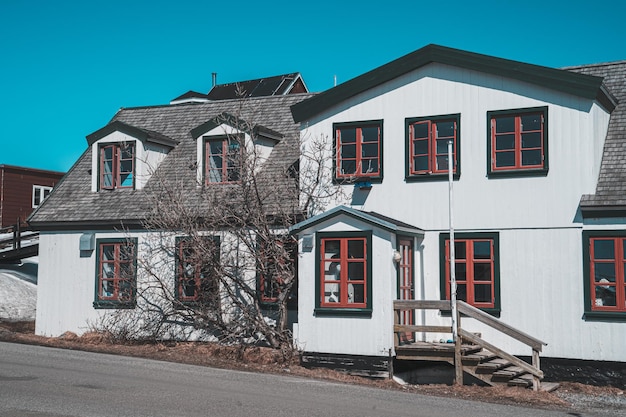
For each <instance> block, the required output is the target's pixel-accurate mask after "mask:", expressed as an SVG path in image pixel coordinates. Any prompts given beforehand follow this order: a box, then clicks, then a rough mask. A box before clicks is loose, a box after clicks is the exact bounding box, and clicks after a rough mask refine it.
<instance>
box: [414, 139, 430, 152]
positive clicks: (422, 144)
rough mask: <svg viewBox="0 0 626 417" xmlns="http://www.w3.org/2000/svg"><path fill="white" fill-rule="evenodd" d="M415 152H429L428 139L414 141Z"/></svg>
mask: <svg viewBox="0 0 626 417" xmlns="http://www.w3.org/2000/svg"><path fill="white" fill-rule="evenodd" d="M413 154H414V155H425V154H428V141H427V140H415V141H413Z"/></svg>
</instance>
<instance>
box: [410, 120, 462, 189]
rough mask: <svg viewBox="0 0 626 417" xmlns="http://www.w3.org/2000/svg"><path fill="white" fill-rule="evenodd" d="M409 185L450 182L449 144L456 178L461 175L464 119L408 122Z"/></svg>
mask: <svg viewBox="0 0 626 417" xmlns="http://www.w3.org/2000/svg"><path fill="white" fill-rule="evenodd" d="M405 135H406V142H405V143H406V164H405V177H406V180H407V181H428V180H433V179H446V178H447V175H448V142H449V141H452V152H453V156H452V158H453V160H454V165H453V175H454V178H455V179H457V178H459V176H460V173H461V165H460V162H461V161H460V157H461V153H460V149H461V115H460V114H450V115H443V116H431V117H416V118H408V119H406V120H405Z"/></svg>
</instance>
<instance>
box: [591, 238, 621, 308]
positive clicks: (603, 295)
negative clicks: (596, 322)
mask: <svg viewBox="0 0 626 417" xmlns="http://www.w3.org/2000/svg"><path fill="white" fill-rule="evenodd" d="M583 240H584V247H585V256H584V260H585V271H584V272H585V318H606V319H612V318H613V319H622V320H626V277H625V276H624V275H625V273H624V271H625V270H626V232H602V231H599V232H584V233H583Z"/></svg>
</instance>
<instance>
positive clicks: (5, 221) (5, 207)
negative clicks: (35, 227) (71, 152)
mask: <svg viewBox="0 0 626 417" xmlns="http://www.w3.org/2000/svg"><path fill="white" fill-rule="evenodd" d="M63 175H65V174H64V173H62V172H56V171H45V170H41V169H34V168H24V167H17V166H12V165H2V164H0V227H7V226H11V225H14V224H16V223H17V221H18V219H19V220H20V221H21V222H24V221H25V220H26V218H27V217H28V216H29V215H30V214H31V213H32V212H33V210H34V209H35V208H36V207H38V206H39V204H41V203H42V202H43V200H44V199H45V198H46V197H47V196H48V194H50V192H51V191H52V188H53V187H54V186H55V185H56V184H57V183H58V182H59V180H60V179H61V178H62V177H63Z"/></svg>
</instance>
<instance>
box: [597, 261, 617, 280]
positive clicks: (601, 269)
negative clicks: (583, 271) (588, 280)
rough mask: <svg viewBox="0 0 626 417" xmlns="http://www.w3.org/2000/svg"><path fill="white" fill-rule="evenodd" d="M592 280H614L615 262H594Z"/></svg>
mask: <svg viewBox="0 0 626 417" xmlns="http://www.w3.org/2000/svg"><path fill="white" fill-rule="evenodd" d="M594 270H595V274H594V280H595V282H607V283H609V282H615V264H614V263H596V264H594Z"/></svg>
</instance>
